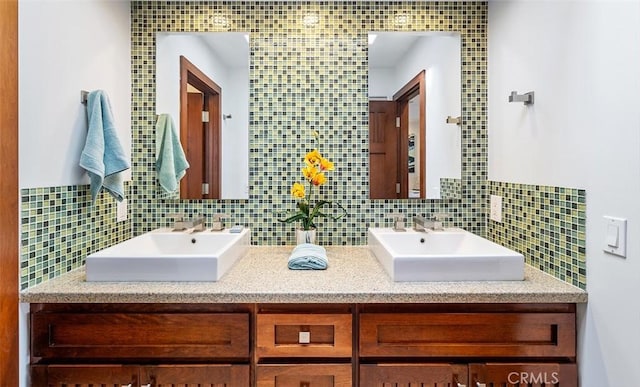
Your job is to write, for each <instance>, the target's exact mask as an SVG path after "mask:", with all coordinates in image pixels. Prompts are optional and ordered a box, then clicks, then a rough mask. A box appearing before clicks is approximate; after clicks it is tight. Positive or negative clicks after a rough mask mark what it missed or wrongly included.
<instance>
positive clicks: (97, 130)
mask: <svg viewBox="0 0 640 387" xmlns="http://www.w3.org/2000/svg"><path fill="white" fill-rule="evenodd" d="M87 118H88V120H89V128H88V131H87V140H86V143H85V145H84V150H83V151H82V155H81V156H80V166H81V167H82V168H84V169H86V170H87V172H88V174H89V178H90V180H91V200H92V202H93V203H95V201H96V198H97V196H98V194H99V193H100V190H101V189H102V188H104V189H105V191H107V192H109V193H110V194H111V196H113V197H114V198H116V199H117V200H118V201H122V200H123V199H124V181H123V180H124V179H123V176H122V173H121V172H123V171H125V170H127V169H129V168H130V167H131V165H130V162H129V159H128V158H127V157H126V156H125V154H124V150H123V149H122V145H120V140H118V133H117V131H116V128H115V124H114V120H113V115H112V113H111V104H110V103H109V97H107V94H106V93H105V92H104V91H102V90H95V91H92V92H91V93H89V95H88V96H87Z"/></svg>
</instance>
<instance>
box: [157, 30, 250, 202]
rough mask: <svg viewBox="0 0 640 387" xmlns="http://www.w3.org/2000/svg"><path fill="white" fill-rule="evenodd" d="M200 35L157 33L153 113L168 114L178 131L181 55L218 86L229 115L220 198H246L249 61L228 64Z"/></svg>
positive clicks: (225, 128) (225, 110)
mask: <svg viewBox="0 0 640 387" xmlns="http://www.w3.org/2000/svg"><path fill="white" fill-rule="evenodd" d="M199 35H200V34H197V33H159V34H158V35H157V36H156V58H157V63H156V112H157V113H158V114H161V113H168V114H170V115H171V117H173V121H174V123H175V125H176V128H177V129H178V132H179V131H180V56H181V55H184V56H185V57H186V58H187V59H188V60H189V61H190V62H191V63H193V64H194V65H195V66H196V67H198V68H199V69H200V70H202V71H203V72H204V73H205V74H207V76H208V77H209V78H211V79H212V80H213V81H214V82H215V83H216V84H217V85H218V86H220V88H221V89H222V113H223V114H225V115H227V114H231V115H232V118H231V119H228V120H225V121H223V124H222V181H221V197H222V198H223V199H240V198H248V197H249V195H248V184H249V73H248V65H249V64H248V62H247V67H245V68H240V67H229V66H227V64H225V63H224V61H223V60H222V58H220V57H219V55H218V54H217V53H216V52H214V51H212V50H211V49H210V48H209V47H208V46H207V45H206V43H205V42H204V40H202V39H200V38H199V37H198V36H199ZM218 35H222V34H220V33H218ZM236 35H237V33H236ZM241 39H244V38H242V37H241ZM243 43H244V41H243ZM247 49H248V44H247Z"/></svg>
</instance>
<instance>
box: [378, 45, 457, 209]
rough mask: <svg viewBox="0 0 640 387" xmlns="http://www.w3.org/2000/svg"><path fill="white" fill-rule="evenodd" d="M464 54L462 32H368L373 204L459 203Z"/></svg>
mask: <svg viewBox="0 0 640 387" xmlns="http://www.w3.org/2000/svg"><path fill="white" fill-rule="evenodd" d="M460 53H461V47H460V34H459V33H452V32H371V33H369V174H370V178H369V181H370V191H369V197H370V198H371V199H412V198H416V199H459V198H460V185H461V167H462V165H461V164H462V150H461V139H462V138H461V136H462V133H461V125H460V124H459V122H460V120H459V118H458V117H459V116H460V113H461V74H460V70H461V63H460ZM453 117H455V118H453ZM455 121H457V122H458V123H455Z"/></svg>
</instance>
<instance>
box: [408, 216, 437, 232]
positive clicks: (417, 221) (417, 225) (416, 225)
mask: <svg viewBox="0 0 640 387" xmlns="http://www.w3.org/2000/svg"><path fill="white" fill-rule="evenodd" d="M434 223H435V222H434V221H433V220H429V219H425V217H424V216H422V215H417V216H414V217H413V229H414V230H416V231H427V229H430V230H433V227H434Z"/></svg>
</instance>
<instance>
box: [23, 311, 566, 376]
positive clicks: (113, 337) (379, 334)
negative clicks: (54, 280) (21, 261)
mask: <svg viewBox="0 0 640 387" xmlns="http://www.w3.org/2000/svg"><path fill="white" fill-rule="evenodd" d="M575 309H576V308H575V304H328V305H327V304H249V305H240V304H230V305H217V304H187V305H176V304H32V305H31V378H32V382H33V383H32V385H33V386H36V387H40V386H43V387H67V386H69V385H73V386H76V387H78V386H80V387H85V386H86V387H88V386H93V385H103V386H118V387H121V386H131V387H142V386H145V387H160V386H162V387H164V386H177V385H191V384H193V385H201V386H232V387H242V386H257V387H291V386H294V387H347V386H362V387H384V386H396V387H409V386H414V385H423V386H429V387H461V386H465V387H469V386H472V387H485V386H487V387H489V386H491V387H496V386H501V387H504V386H517V385H527V386H533V387H541V386H544V387H550V386H553V387H578V377H577V367H576V316H575V313H576V310H575Z"/></svg>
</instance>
